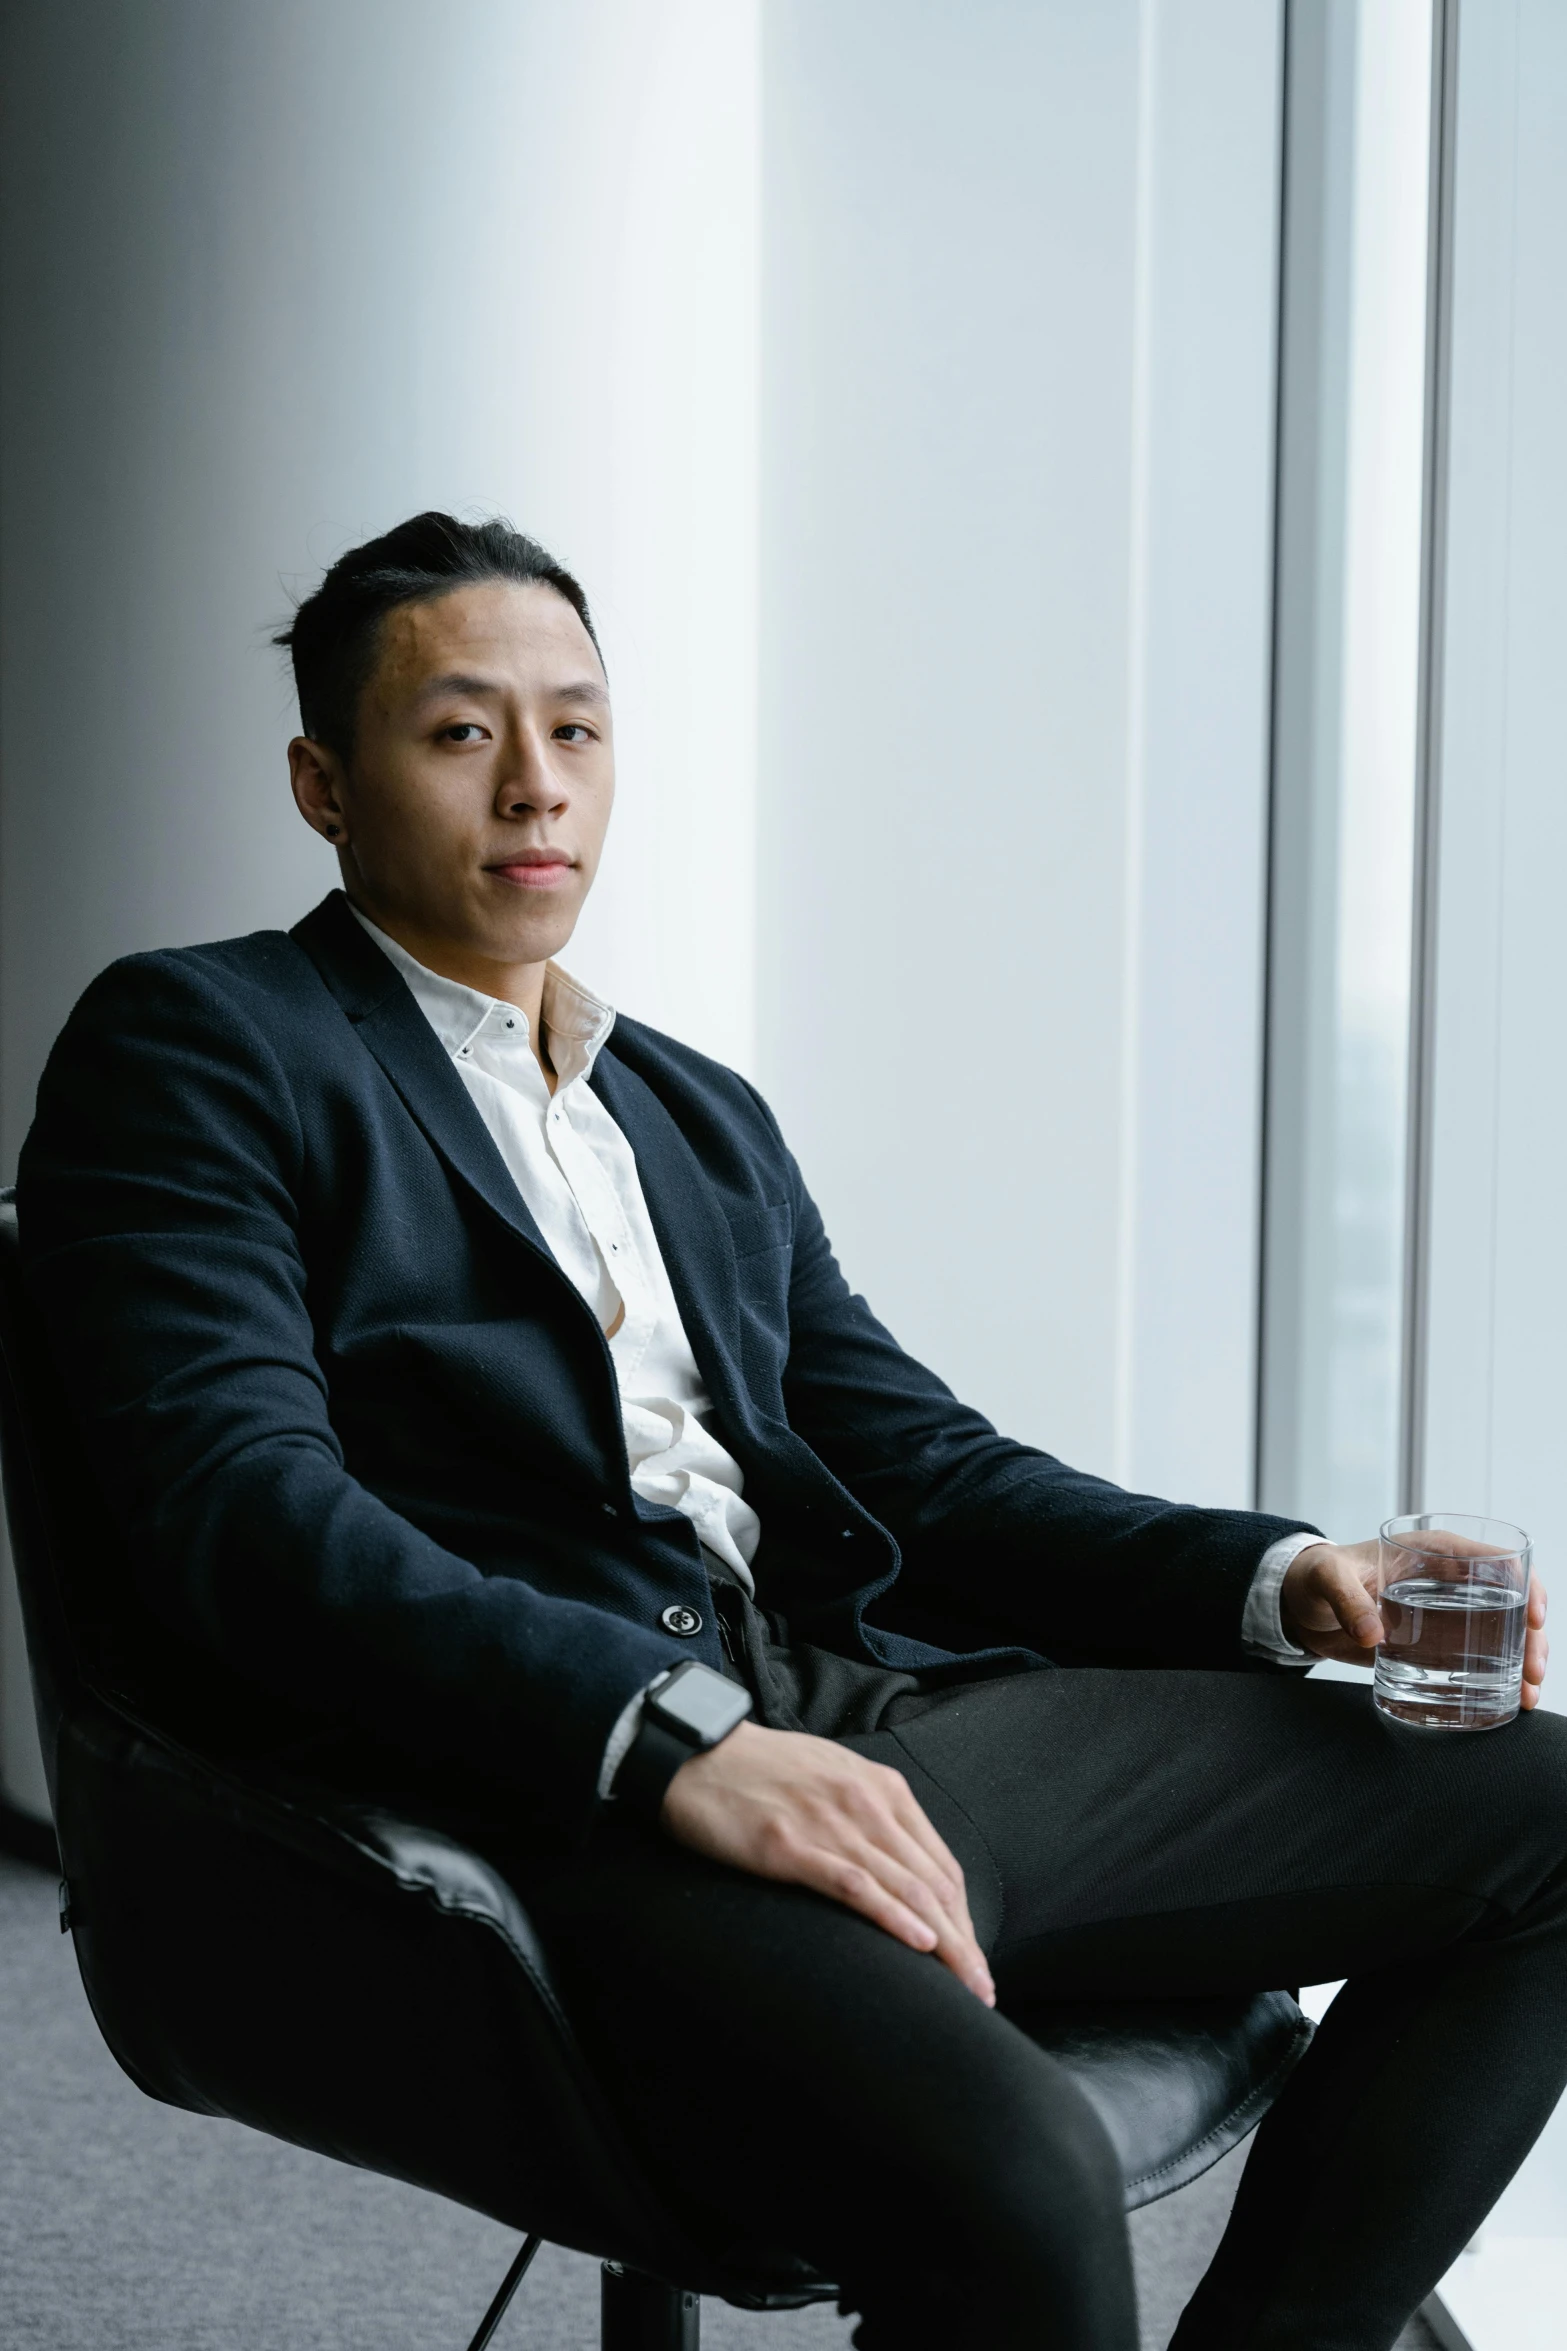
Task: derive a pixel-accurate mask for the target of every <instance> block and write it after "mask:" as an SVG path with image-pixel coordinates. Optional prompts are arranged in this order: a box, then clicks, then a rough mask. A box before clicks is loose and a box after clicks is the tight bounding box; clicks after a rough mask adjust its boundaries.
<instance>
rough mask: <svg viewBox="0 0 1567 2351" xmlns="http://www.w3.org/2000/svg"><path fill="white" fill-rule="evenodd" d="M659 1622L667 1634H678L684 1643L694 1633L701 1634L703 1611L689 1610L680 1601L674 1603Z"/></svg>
mask: <svg viewBox="0 0 1567 2351" xmlns="http://www.w3.org/2000/svg"><path fill="white" fill-rule="evenodd" d="M658 1621H659V1623H660V1624H661V1625H662V1626H663V1628H664V1630H665V1632H666V1633H678V1634H679V1635H680V1637H681V1639H682V1640H683V1641H684V1640H689V1639H690V1637H691V1635H692V1634H693V1633H699V1632H700V1631H701V1630H702V1612H701V1610H700V1609H698V1608H687V1607H685V1606H683V1605H682V1603H681V1602H680V1601H678V1600H676V1601H673V1602H672V1603H671V1604H670V1606H669V1607H668V1608H666V1609H665V1610H664V1613H663V1615H662V1616H661V1617H660V1618H659V1620H658Z"/></svg>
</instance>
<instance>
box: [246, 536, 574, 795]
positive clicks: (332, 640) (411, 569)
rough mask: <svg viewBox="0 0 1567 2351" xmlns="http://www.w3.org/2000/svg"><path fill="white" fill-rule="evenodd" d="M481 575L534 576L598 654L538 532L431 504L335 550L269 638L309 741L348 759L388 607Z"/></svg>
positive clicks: (430, 599)
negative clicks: (283, 654)
mask: <svg viewBox="0 0 1567 2351" xmlns="http://www.w3.org/2000/svg"><path fill="white" fill-rule="evenodd" d="M480 580H513V581H515V582H517V584H518V585H519V586H526V585H528V584H530V583H531V582H532V581H535V580H537V581H540V582H541V583H542V584H543V585H544V586H545V587H547V588H553V589H554V590H555V592H556V594H557V595H560V596H564V597H565V599H566V602H567V603H568V604H569V605H570V606H571V608H572V610H573V612H575V614H576V615H577V618H578V619H579V620H580V621H581V623H582V625H583V627H584V628H585V629H586V630H587V632H588V635H589V636H590V637H591V638H592V639H593V648H594V651H595V652H599V654H600V659H601V660H602V658H603V656H602V653H601V652H600V649H599V641H598V636H597V633H596V632H595V630H594V627H593V621H592V617H591V615H590V613H589V611H588V600H587V598H586V596H585V595H584V594H583V592H582V590H581V588H580V587H579V586H578V584H577V582H576V581H575V580H574V579H573V578H572V576H571V573H570V572H569V571H567V570H565V568H564V567H563V566H562V565H561V564H558V563H557V562H556V561H555V559H554V557H553V556H552V555H550V554H549V553H548V552H547V551H546V549H544V548H543V547H541V546H540V545H539V542H538V541H537V539H530V538H527V537H525V536H524V534H523V533H522V532H521V531H514V530H513V529H512V527H511V525H510V523H508V522H503V521H502V520H501V519H500V518H499V517H498V516H492V517H491V518H490V519H489V520H488V521H487V522H458V520H457V519H456V517H455V516H454V515H450V514H439V513H436V512H435V511H434V510H433V509H432V511H431V512H430V513H428V514H416V515H414V516H413V518H412V520H411V521H409V522H400V523H399V524H398V525H397V528H396V529H395V530H391V531H387V532H385V533H383V535H382V536H381V537H380V538H379V539H369V540H367V541H366V542H365V544H364V546H362V547H350V548H349V550H348V553H347V554H346V555H340V556H339V557H338V559H337V561H336V562H335V563H334V564H333V566H332V568H331V570H330V571H329V572H328V573H327V574H326V577H325V578H324V579H323V580H322V582H321V585H320V587H319V588H317V589H316V591H315V593H314V594H313V595H310V596H307V597H305V599H304V601H303V602H302V603H301V604H300V605H299V606H298V607H297V609H296V611H295V613H294V617H293V619H292V620H291V621H290V623H289V625H288V627H287V628H286V629H279V630H278V632H277V634H276V636H275V637H274V638H273V639H272V642H273V644H274V645H278V646H281V647H283V648H285V649H286V650H287V652H288V653H289V655H290V657H291V659H292V661H293V664H294V684H295V687H296V689H297V691H298V694H299V718H300V724H301V725H302V727H303V728H304V731H305V733H306V734H307V735H308V736H309V737H310V739H311V741H312V742H315V743H324V744H326V746H327V747H328V749H329V750H332V751H335V752H336V753H337V754H338V757H339V758H340V759H345V760H346V759H349V758H351V757H352V755H353V748H354V718H355V714H356V712H357V709H358V705H359V695H360V690H361V688H362V687H363V686H364V683H365V680H366V679H367V678H368V677H369V675H370V672H371V670H372V669H373V668H374V666H375V656H376V648H377V639H378V638H379V635H380V630H381V623H382V621H383V620H384V619H385V618H386V615H387V614H388V613H389V612H394V611H395V610H396V609H397V607H398V606H399V605H400V604H431V603H434V601H435V600H436V598H437V597H440V596H446V595H449V594H450V593H451V591H452V590H453V589H454V588H459V587H463V586H465V585H469V584H472V583H474V582H477V581H480Z"/></svg>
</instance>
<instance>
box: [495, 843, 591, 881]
mask: <svg viewBox="0 0 1567 2351" xmlns="http://www.w3.org/2000/svg"><path fill="white" fill-rule="evenodd" d="M574 864H575V861H574V860H573V859H572V858H570V857H567V856H565V855H564V854H563V853H562V851H560V850H559V849H523V850H520V851H519V852H518V854H517V855H516V856H515V857H508V858H505V859H503V860H499V861H497V863H496V864H494V865H487V866H486V867H485V869H484V870H485V872H486V873H492V874H494V875H495V877H496V879H497V880H498V881H503V882H509V883H510V884H511V886H512V888H513V889H516V890H556V889H559V887H560V885H561V883H562V882H563V881H565V880H566V878H567V876H568V875H569V874H570V873H571V872H572V871H573V870H574Z"/></svg>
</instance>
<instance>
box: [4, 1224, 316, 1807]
mask: <svg viewBox="0 0 1567 2351" xmlns="http://www.w3.org/2000/svg"><path fill="white" fill-rule="evenodd" d="M0 1468H3V1472H4V1479H5V1502H6V1516H7V1519H8V1521H9V1523H10V1529H11V1549H12V1553H13V1556H14V1559H15V1563H16V1580H17V1585H18V1588H19V1590H20V1593H21V1600H22V1619H23V1624H24V1626H25V1628H26V1633H27V1649H28V1659H29V1663H30V1666H31V1669H32V1678H33V1696H34V1701H35V1704H36V1707H37V1712H38V1730H39V1738H40V1741H41V1743H42V1747H43V1755H44V1769H45V1772H46V1774H47V1776H48V1780H49V1788H50V1795H51V1798H53V1799H55V1801H56V1804H57V1805H58V1792H57V1789H56V1786H55V1780H56V1772H57V1761H58V1750H59V1743H60V1735H61V1728H62V1725H63V1724H64V1722H65V1721H66V1720H67V1718H69V1717H70V1716H72V1715H73V1714H75V1713H77V1712H78V1711H80V1710H81V1709H82V1708H84V1707H87V1708H88V1709H89V1710H90V1708H91V1703H92V1702H93V1701H97V1702H98V1703H99V1704H100V1705H103V1706H107V1707H108V1708H109V1709H110V1711H111V1712H113V1713H115V1714H117V1715H119V1716H120V1717H122V1718H124V1719H126V1720H129V1721H131V1722H136V1723H141V1724H144V1725H150V1726H152V1727H154V1728H155V1729H156V1730H158V1731H161V1732H162V1733H165V1734H167V1735H168V1736H170V1737H173V1738H176V1739H179V1740H181V1741H182V1742H184V1743H185V1744H186V1745H188V1746H190V1747H192V1748H194V1749H196V1750H197V1751H199V1752H201V1753H204V1754H211V1755H228V1756H235V1757H237V1756H242V1755H244V1754H245V1753H247V1752H250V1751H259V1750H264V1749H266V1748H268V1747H272V1746H275V1745H277V1744H278V1742H279V1741H280V1739H281V1738H282V1737H283V1736H284V1731H285V1728H286V1724H287V1720H288V1718H287V1716H286V1713H285V1710H283V1709H282V1708H280V1707H278V1706H276V1705H274V1704H271V1703H270V1702H268V1701H267V1700H266V1699H264V1698H263V1696H262V1695H261V1693H260V1692H259V1691H258V1690H256V1689H254V1688H252V1687H251V1685H250V1684H249V1683H246V1682H242V1681H241V1680H240V1679H239V1678H238V1676H236V1675H234V1674H232V1673H230V1672H229V1671H228V1670H227V1669H226V1668H225V1667H223V1666H222V1665H221V1664H220V1663H219V1662H218V1660H217V1659H216V1658H214V1657H213V1656H211V1655H210V1654H209V1653H207V1652H206V1651H204V1650H198V1649H197V1648H196V1647H195V1645H194V1644H193V1643H191V1642H189V1641H187V1640H184V1639H182V1638H181V1636H180V1635H179V1634H178V1633H177V1632H175V1631H174V1630H173V1629H172V1628H171V1627H170V1626H169V1625H168V1624H166V1623H165V1622H164V1621H163V1620H162V1619H161V1618H160V1617H157V1616H155V1615H154V1613H153V1611H152V1609H151V1608H150V1607H149V1606H148V1604H147V1601H146V1599H145V1597H144V1595H143V1593H142V1591H141V1589H140V1587H139V1585H138V1581H137V1577H136V1574H135V1568H134V1563H133V1561H132V1558H131V1552H130V1546H129V1544H128V1542H127V1540H126V1536H125V1532H124V1529H123V1527H122V1526H121V1524H120V1522H119V1520H118V1519H117V1517H116V1516H115V1514H114V1512H113V1511H112V1510H111V1508H110V1507H109V1504H108V1502H107V1501H106V1499H105V1497H104V1493H103V1489H102V1486H101V1484H100V1482H99V1480H98V1478H97V1476H96V1474H95V1472H94V1467H93V1463H92V1459H91V1456H90V1453H89V1450H88V1447H87V1446H86V1444H85V1443H84V1442H83V1439H82V1436H81V1433H80V1430H79V1429H78V1427H77V1424H76V1419H75V1415H74V1413H73V1411H72V1409H71V1405H70V1401H69V1398H68V1397H67V1395H66V1392H65V1386H64V1383H63V1381H62V1380H61V1377H60V1374H59V1371H58V1369H57V1368H56V1365H55V1361H54V1354H53V1350H52V1348H51V1346H50V1343H49V1338H48V1334H47V1332H46V1330H45V1328H44V1324H43V1318H42V1316H41V1315H40V1314H39V1312H38V1309H37V1307H36V1306H35V1305H34V1303H33V1300H32V1298H31V1297H30V1296H29V1294H28V1290H27V1286H26V1283H25V1282H24V1279H23V1274H22V1260H21V1248H20V1241H19V1236H18V1229H17V1213H16V1202H15V1195H14V1193H12V1192H10V1191H6V1192H0ZM57 1817H58V1811H57Z"/></svg>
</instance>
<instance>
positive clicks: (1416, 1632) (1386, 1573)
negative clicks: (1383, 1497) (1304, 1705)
mask: <svg viewBox="0 0 1567 2351" xmlns="http://www.w3.org/2000/svg"><path fill="white" fill-rule="evenodd" d="M1529 1559H1530V1548H1529V1538H1528V1536H1527V1535H1526V1534H1525V1533H1524V1531H1523V1529H1522V1527H1514V1526H1509V1525H1508V1524H1507V1523H1506V1521H1505V1520H1503V1519H1499V1518H1464V1517H1461V1516H1458V1515H1453V1514H1446V1513H1442V1512H1437V1511H1426V1512H1423V1513H1422V1514H1421V1515H1420V1516H1418V1517H1414V1518H1390V1519H1389V1520H1388V1522H1387V1524H1386V1526H1385V1527H1383V1529H1382V1539H1381V1543H1380V1545H1379V1547H1378V1587H1379V1599H1380V1604H1381V1610H1382V1630H1383V1636H1384V1637H1383V1641H1382V1645H1381V1647H1380V1648H1379V1649H1378V1651H1377V1662H1376V1671H1375V1675H1374V1677H1373V1682H1372V1697H1373V1699H1374V1700H1375V1703H1376V1705H1377V1706H1378V1707H1379V1708H1380V1710H1381V1711H1382V1713H1383V1714H1385V1715H1387V1716H1388V1717H1389V1718H1390V1719H1391V1720H1392V1721H1393V1722H1407V1723H1418V1724H1420V1725H1421V1726H1422V1727H1424V1728H1426V1729H1431V1730H1451V1731H1489V1730H1494V1729H1496V1727H1497V1726H1498V1724H1500V1723H1504V1722H1511V1721H1512V1719H1513V1716H1514V1715H1515V1714H1516V1713H1517V1712H1518V1708H1519V1704H1520V1701H1521V1698H1522V1692H1523V1645H1524V1633H1525V1631H1526V1630H1527V1621H1526V1611H1527V1609H1528V1605H1529Z"/></svg>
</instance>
